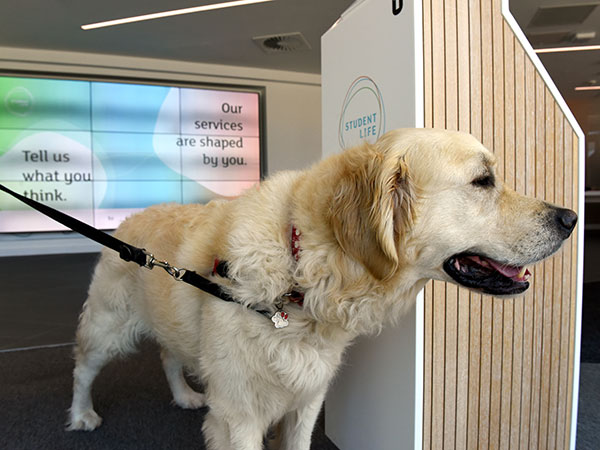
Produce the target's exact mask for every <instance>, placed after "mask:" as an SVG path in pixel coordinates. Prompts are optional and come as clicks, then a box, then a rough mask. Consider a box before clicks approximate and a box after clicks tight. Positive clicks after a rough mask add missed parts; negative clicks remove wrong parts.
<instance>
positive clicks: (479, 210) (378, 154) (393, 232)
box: [329, 129, 577, 296]
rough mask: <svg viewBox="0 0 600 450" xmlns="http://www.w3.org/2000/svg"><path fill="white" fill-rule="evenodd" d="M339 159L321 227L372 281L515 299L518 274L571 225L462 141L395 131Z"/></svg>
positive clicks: (523, 277) (568, 214) (461, 136)
mask: <svg viewBox="0 0 600 450" xmlns="http://www.w3.org/2000/svg"><path fill="white" fill-rule="evenodd" d="M342 155H343V156H341V157H340V159H339V160H338V161H336V164H337V173H338V176H337V177H336V180H337V181H336V183H337V184H336V188H335V194H334V196H333V198H332V200H331V204H330V208H329V212H330V224H331V227H332V229H333V233H334V235H335V238H336V240H337V242H338V243H339V245H340V246H341V247H342V249H343V250H344V252H345V253H346V254H348V255H350V256H351V257H352V258H354V259H355V260H357V261H358V262H360V263H361V264H362V265H363V266H364V267H365V268H366V269H367V270H368V271H369V272H370V273H371V275H372V276H373V277H375V278H377V279H380V280H384V281H385V280H388V279H392V278H394V277H395V276H397V275H398V274H399V273H404V274H407V275H410V276H411V277H412V278H420V279H425V278H434V279H439V280H443V281H453V282H455V283H457V284H460V285H462V286H465V287H468V288H470V289H474V290H477V291H481V292H484V293H487V294H492V295H499V296H505V295H516V294H519V293H521V292H524V291H525V290H526V289H527V288H528V287H529V283H528V281H527V279H528V277H529V272H528V271H527V269H526V266H528V265H530V264H533V263H536V262H538V261H540V260H542V259H544V258H546V257H548V256H550V255H551V254H552V253H554V252H556V251H557V250H558V249H559V248H560V246H561V244H562V243H563V241H564V240H565V239H567V238H568V237H569V236H570V234H571V232H572V231H573V228H574V227H575V224H576V222H577V215H576V214H575V213H574V212H573V211H570V210H568V209H563V208H559V207H556V206H553V205H551V204H548V203H546V202H543V201H540V200H536V199H533V198H528V197H524V196H522V195H519V194H517V193H516V192H515V191H513V190H511V189H509V188H508V187H507V186H505V185H504V183H503V182H502V181H501V180H499V179H498V177H497V176H496V174H495V166H496V161H495V157H494V155H493V154H492V153H490V152H489V151H488V150H487V149H485V148H484V147H483V146H482V145H481V144H480V143H479V142H478V141H477V140H476V139H475V138H473V137H472V136H471V135H468V134H465V133H460V132H451V131H442V130H426V129H419V130H396V131H392V132H389V133H387V134H386V135H385V136H383V137H382V138H381V139H379V140H378V141H377V142H376V143H375V144H373V145H370V144H365V145H363V146H362V147H358V148H354V149H350V150H347V151H345V152H344V153H343V154H342Z"/></svg>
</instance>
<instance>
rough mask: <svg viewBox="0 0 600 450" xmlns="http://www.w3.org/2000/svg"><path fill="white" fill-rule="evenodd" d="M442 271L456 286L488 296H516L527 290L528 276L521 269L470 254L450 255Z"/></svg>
mask: <svg viewBox="0 0 600 450" xmlns="http://www.w3.org/2000/svg"><path fill="white" fill-rule="evenodd" d="M444 270H445V271H446V273H447V274H448V275H450V276H451V277H452V279H453V280H454V281H456V282H457V283H458V284H460V285H462V286H465V287H468V288H471V289H476V290H480V291H482V292H483V293H485V294H490V295H516V294H520V293H521V292H524V291H526V290H527V288H528V287H529V282H528V281H527V280H529V278H530V277H531V273H530V272H529V270H527V268H525V267H523V266H510V265H506V264H502V263H500V262H498V261H495V260H493V259H491V258H487V257H485V256H481V255H474V254H467V253H463V254H458V255H454V256H452V257H450V258H448V259H447V260H446V262H444Z"/></svg>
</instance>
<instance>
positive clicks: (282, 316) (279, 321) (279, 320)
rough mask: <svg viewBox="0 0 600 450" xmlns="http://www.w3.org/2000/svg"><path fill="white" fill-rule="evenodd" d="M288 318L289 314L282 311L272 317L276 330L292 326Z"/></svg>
mask: <svg viewBox="0 0 600 450" xmlns="http://www.w3.org/2000/svg"><path fill="white" fill-rule="evenodd" d="M288 317H289V316H288V313H286V312H285V311H284V310H283V309H281V310H279V311H277V312H276V313H275V314H273V315H272V316H271V320H272V321H273V323H274V324H275V328H285V327H287V326H288V325H289V324H290V323H289V322H288Z"/></svg>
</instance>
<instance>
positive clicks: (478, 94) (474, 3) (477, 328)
mask: <svg viewBox="0 0 600 450" xmlns="http://www.w3.org/2000/svg"><path fill="white" fill-rule="evenodd" d="M481 58H482V55H481V1H480V0H469V63H470V97H467V98H466V99H461V102H462V101H465V102H466V103H467V104H468V105H469V107H470V108H469V109H470V112H471V130H470V131H471V133H472V134H473V135H474V136H475V137H476V138H477V139H479V140H482V138H483V136H482V135H483V124H482V122H483V113H482V106H483V98H482V97H483V96H482V89H483V88H482V74H483V72H482V64H481ZM467 99H468V100H467ZM468 358H469V359H468V364H469V372H468V373H469V379H468V394H467V396H468V399H467V413H466V414H465V416H466V418H467V436H466V439H467V447H466V448H468V449H470V450H471V449H477V448H478V444H479V388H480V377H479V374H480V368H481V296H480V295H478V294H472V295H471V296H470V304H469V354H468Z"/></svg>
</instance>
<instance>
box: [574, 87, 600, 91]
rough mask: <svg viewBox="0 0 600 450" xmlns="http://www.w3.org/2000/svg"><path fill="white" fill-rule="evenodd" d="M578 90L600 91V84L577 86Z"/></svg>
mask: <svg viewBox="0 0 600 450" xmlns="http://www.w3.org/2000/svg"><path fill="white" fill-rule="evenodd" d="M575 90H576V91H599V90H600V86H577V87H576V88H575Z"/></svg>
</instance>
